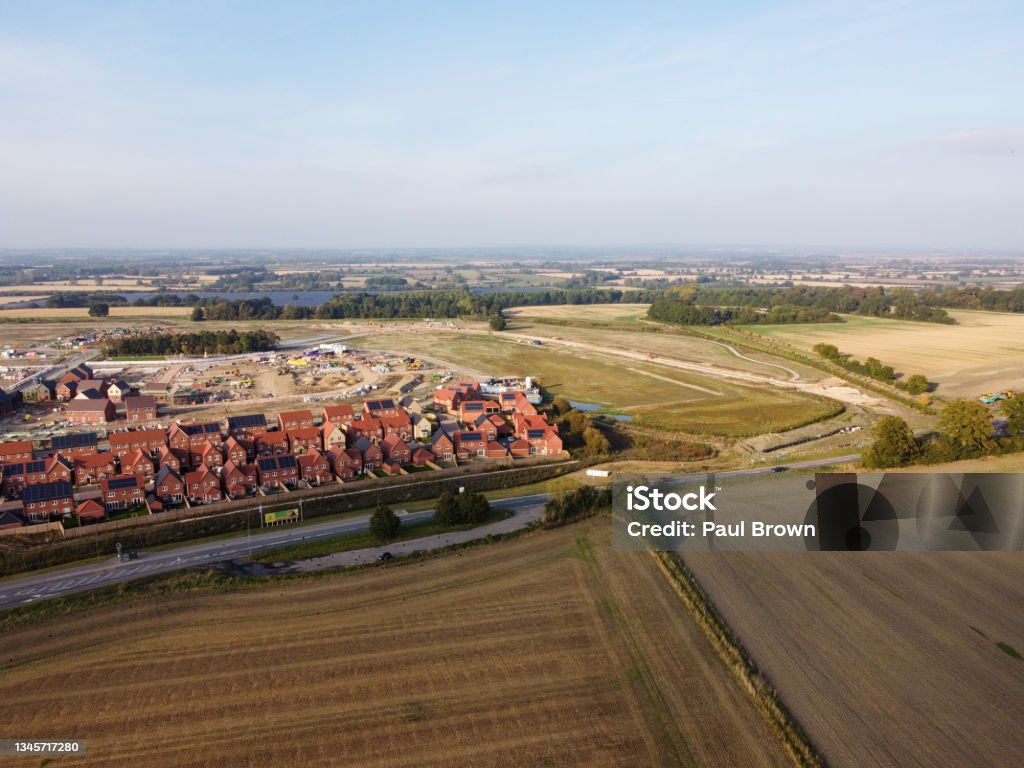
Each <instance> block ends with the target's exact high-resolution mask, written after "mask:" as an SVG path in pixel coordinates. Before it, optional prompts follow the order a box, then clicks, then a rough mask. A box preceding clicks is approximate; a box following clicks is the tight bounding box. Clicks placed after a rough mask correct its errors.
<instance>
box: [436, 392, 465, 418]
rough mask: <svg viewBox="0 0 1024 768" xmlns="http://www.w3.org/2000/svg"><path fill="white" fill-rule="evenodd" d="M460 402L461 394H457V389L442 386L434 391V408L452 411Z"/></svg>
mask: <svg viewBox="0 0 1024 768" xmlns="http://www.w3.org/2000/svg"><path fill="white" fill-rule="evenodd" d="M460 402H462V395H460V394H459V392H458V390H455V389H450V388H444V389H438V390H435V391H434V408H440V409H442V410H445V411H448V412H449V413H454V412H455V409H456V408H458V407H459V403H460Z"/></svg>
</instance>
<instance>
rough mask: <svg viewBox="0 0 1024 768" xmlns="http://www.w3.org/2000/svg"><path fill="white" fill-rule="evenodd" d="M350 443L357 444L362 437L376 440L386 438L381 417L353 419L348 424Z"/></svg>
mask: <svg viewBox="0 0 1024 768" xmlns="http://www.w3.org/2000/svg"><path fill="white" fill-rule="evenodd" d="M347 432H348V443H349V445H355V444H356V443H357V442H359V441H360V440H361V439H363V438H366V439H367V440H370V441H373V442H376V441H378V440H382V439H384V427H383V426H382V425H381V423H380V420H379V419H367V418H362V419H353V420H352V421H350V422H349V424H348V429H347Z"/></svg>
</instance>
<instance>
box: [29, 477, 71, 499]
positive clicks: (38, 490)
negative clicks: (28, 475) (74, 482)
mask: <svg viewBox="0 0 1024 768" xmlns="http://www.w3.org/2000/svg"><path fill="white" fill-rule="evenodd" d="M69 496H71V483H69V482H67V481H66V480H58V481H56V482H54V483H40V484H39V485H30V486H28V487H27V488H26V489H25V490H24V492H23V493H22V498H23V499H24V500H25V501H27V502H36V501H52V500H53V499H63V498H67V497H69Z"/></svg>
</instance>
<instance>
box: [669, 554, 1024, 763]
mask: <svg viewBox="0 0 1024 768" xmlns="http://www.w3.org/2000/svg"><path fill="white" fill-rule="evenodd" d="M684 559H685V561H686V563H687V565H688V566H689V567H690V568H691V570H692V571H693V572H694V573H695V575H696V576H697V579H698V580H699V581H700V583H701V585H702V586H703V587H704V589H705V591H706V592H707V593H708V594H709V595H710V597H711V599H712V601H713V602H714V604H715V605H716V606H717V608H718V610H719V611H720V613H721V614H722V615H723V617H724V618H725V620H726V622H727V623H728V624H729V626H730V627H731V628H732V630H733V631H734V632H735V633H736V635H737V636H738V637H739V638H740V640H741V641H742V642H743V644H744V645H745V646H746V648H747V649H748V651H749V652H750V653H751V655H752V657H753V659H754V661H755V663H756V664H757V665H758V667H759V668H760V669H761V670H762V671H763V672H764V673H765V675H766V676H767V678H768V680H769V681H770V682H771V683H772V684H773V685H774V687H775V688H776V689H777V690H779V691H780V692H781V694H782V698H783V700H784V701H785V703H786V704H787V705H788V707H789V709H790V711H791V712H792V713H793V715H794V716H795V717H796V719H797V721H798V722H799V723H800V724H801V725H802V726H803V728H804V730H805V731H806V732H807V733H808V735H809V736H810V738H811V740H812V742H813V743H814V744H815V745H816V746H817V747H818V748H819V749H820V750H821V752H822V753H823V755H824V757H825V759H826V761H827V764H828V765H830V766H834V767H837V768H841V767H845V766H848V767H849V768H863V766H892V765H898V766H901V768H918V767H919V768H926V767H927V768H936V766H949V768H959V766H968V765H985V766H1006V767H1007V768H1009V767H1010V766H1018V765H1020V760H1021V755H1024V734H1022V731H1021V729H1020V722H1019V721H1020V714H1021V712H1024V660H1021V659H1020V658H1019V657H1015V656H1014V655H1013V654H1014V653H1021V652H1024V614H1022V613H1021V611H1020V607H1021V606H1022V605H1024V560H1022V559H1021V557H1020V553H1017V552H1005V553H998V552H992V553H970V552H957V553H953V552H946V553H937V552H934V553H906V552H903V553H893V552H889V553H882V552H879V553H842V554H838V553H817V554H815V553H806V554H799V555H794V554H788V553H772V554H766V553H744V554H740V553H729V554H724V553H719V554H697V553H691V554H687V555H686V556H685V558H684ZM1000 643H1002V644H1005V647H1002V646H1000V645H999V644H1000Z"/></svg>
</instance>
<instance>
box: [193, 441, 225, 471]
mask: <svg viewBox="0 0 1024 768" xmlns="http://www.w3.org/2000/svg"><path fill="white" fill-rule="evenodd" d="M189 459H190V461H191V462H192V466H193V467H197V468H198V467H200V466H203V467H206V468H207V469H216V468H217V467H220V466H222V465H223V464H224V454H223V453H221V451H220V448H218V447H217V446H215V445H214V444H213V443H211V442H210V441H209V440H207V441H206V442H205V443H203V444H202V445H201V446H199V448H198V449H195V448H193V449H192V451H191V453H190V454H189Z"/></svg>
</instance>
